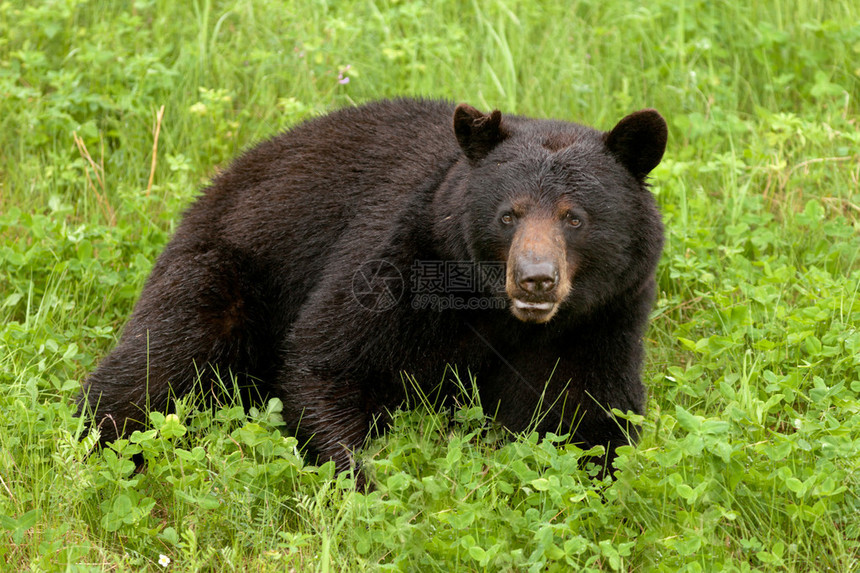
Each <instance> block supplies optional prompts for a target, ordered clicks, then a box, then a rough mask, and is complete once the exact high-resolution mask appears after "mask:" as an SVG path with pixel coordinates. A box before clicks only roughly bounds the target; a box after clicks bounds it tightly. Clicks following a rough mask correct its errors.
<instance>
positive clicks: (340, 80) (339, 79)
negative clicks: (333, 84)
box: [337, 64, 352, 85]
mask: <svg viewBox="0 0 860 573" xmlns="http://www.w3.org/2000/svg"><path fill="white" fill-rule="evenodd" d="M351 67H352V64H347V66H346V67H345V68H343V69H342V70H340V71H339V72H338V73H337V83H339V84H341V85H345V84H348V83H349V76H346V75H344V74H346V72H348V71H349V68H351Z"/></svg>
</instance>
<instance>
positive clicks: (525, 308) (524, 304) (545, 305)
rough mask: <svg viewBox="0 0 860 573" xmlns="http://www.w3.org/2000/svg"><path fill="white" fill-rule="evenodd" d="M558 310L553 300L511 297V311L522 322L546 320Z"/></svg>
mask: <svg viewBox="0 0 860 573" xmlns="http://www.w3.org/2000/svg"><path fill="white" fill-rule="evenodd" d="M556 310H558V303H557V302H554V301H548V300H547V301H539V302H535V301H529V300H523V299H520V298H514V299H512V304H511V311H512V312H513V313H514V316H515V317H517V318H518V319H520V320H522V321H523V322H538V323H540V322H547V321H548V320H549V319H550V318H552V317H553V315H554V314H555V311H556Z"/></svg>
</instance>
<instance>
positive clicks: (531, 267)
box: [505, 210, 572, 323]
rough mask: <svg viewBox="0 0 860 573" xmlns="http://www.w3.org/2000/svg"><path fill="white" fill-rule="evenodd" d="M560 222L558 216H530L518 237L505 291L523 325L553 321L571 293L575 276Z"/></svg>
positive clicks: (514, 241)
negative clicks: (568, 257) (570, 264)
mask: <svg viewBox="0 0 860 573" xmlns="http://www.w3.org/2000/svg"><path fill="white" fill-rule="evenodd" d="M564 211H566V210H564ZM560 219H561V217H558V216H556V214H555V213H553V214H549V213H546V214H539V213H535V214H533V215H528V216H526V217H524V218H523V219H522V221H521V222H520V224H519V226H518V228H517V230H516V232H515V234H514V238H513V241H512V243H511V248H510V251H509V252H508V262H507V273H506V280H505V290H506V291H507V294H508V297H509V298H510V300H511V312H513V314H514V316H516V317H517V318H518V319H520V320H522V321H523V322H537V323H543V322H547V321H549V320H550V319H551V318H552V317H553V316H555V313H556V312H558V308H559V306H560V305H561V303H562V302H563V301H564V299H565V298H567V295H568V294H569V293H570V286H571V285H570V280H571V275H572V273H571V272H570V270H571V269H569V268H568V267H569V265H568V261H567V243H566V242H565V237H564V232H563V230H562V228H561V225H562V224H563V222H562V221H561V220H560Z"/></svg>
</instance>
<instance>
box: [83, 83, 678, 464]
mask: <svg viewBox="0 0 860 573" xmlns="http://www.w3.org/2000/svg"><path fill="white" fill-rule="evenodd" d="M666 138H667V129H666V123H665V121H664V120H663V118H662V117H661V116H660V114H659V113H657V112H656V111H654V110H650V109H646V110H642V111H638V112H636V113H633V114H631V115H629V116H627V117H625V118H624V119H622V120H621V121H620V122H619V123H618V124H617V125H616V126H615V127H614V128H613V129H612V130H611V131H609V132H601V131H597V130H595V129H592V128H589V127H585V126H582V125H578V124H574V123H569V122H564V121H554V120H540V119H530V118H526V117H518V116H505V117H502V115H501V114H500V113H499V112H498V111H493V112H492V113H489V114H484V113H482V112H480V111H478V110H476V109H475V108H473V107H471V106H468V105H465V104H461V105H459V106H456V107H455V106H454V105H453V104H450V103H447V102H439V101H426V100H411V99H398V100H393V101H381V102H376V103H371V104H368V105H364V106H360V107H354V108H349V109H342V110H340V111H336V112H334V113H332V114H330V115H327V116H323V117H319V118H316V119H313V120H311V121H308V122H306V123H304V124H301V125H299V126H297V127H295V128H294V129H291V130H289V131H287V132H285V133H283V134H281V135H279V136H277V137H275V138H273V139H271V140H269V141H266V142H264V143H261V144H260V145H258V146H257V147H255V148H253V149H251V150H250V151H248V152H246V153H245V154H244V155H242V156H241V157H240V158H239V159H237V160H236V161H235V163H233V165H232V166H231V167H230V168H229V169H227V170H226V171H225V172H224V173H222V174H220V175H218V176H217V177H216V178H215V180H214V182H213V183H212V185H211V186H210V187H208V188H207V189H206V190H205V191H204V193H203V194H202V196H200V197H199V198H198V199H197V200H196V201H195V202H194V204H193V205H192V206H191V207H190V208H189V209H188V211H187V212H186V213H185V215H184V219H183V221H182V223H181V224H180V226H179V228H178V230H177V231H176V234H175V236H174V237H173V239H172V240H171V241H170V243H169V244H168V245H167V247H166V248H165V250H164V252H163V253H162V255H161V256H160V257H159V259H158V261H157V262H156V264H155V267H154V268H153V270H152V274H151V275H150V277H149V279H148V280H147V282H146V285H145V287H144V290H143V293H142V295H141V297H140V300H139V301H138V302H137V305H136V307H135V309H134V313H133V315H132V317H131V319H130V321H129V322H128V324H127V325H126V327H125V329H124V331H123V333H122V337H121V338H120V341H119V344H118V345H117V347H116V348H115V349H114V350H113V352H111V353H110V354H109V355H108V356H107V358H105V359H104V360H103V361H102V362H101V364H100V365H99V366H98V368H97V369H96V370H95V371H94V372H93V373H92V374H91V375H90V376H89V378H88V380H87V381H86V382H85V384H84V389H83V391H82V393H81V395H80V397H79V404H80V410H79V412H81V413H82V414H83V413H84V412H87V411H89V412H90V413H92V414H94V416H95V422H96V423H97V424H98V426H99V428H100V430H101V441H102V442H103V443H104V442H108V441H111V440H114V439H116V438H117V437H118V436H120V435H122V434H123V433H124V432H130V431H131V430H133V429H137V428H140V427H142V425H143V423H144V421H145V419H146V414H145V409H146V408H152V409H167V408H169V407H170V404H169V401H170V399H171V397H177V396H182V395H183V394H185V393H187V392H189V391H190V390H191V389H192V388H193V387H194V386H195V384H197V383H198V381H202V382H203V383H204V385H205V384H207V383H209V382H210V381H212V380H213V379H214V378H215V375H220V376H221V378H222V379H229V378H228V374H229V375H232V376H234V377H235V379H236V381H237V383H238V384H237V385H238V386H241V387H245V388H251V389H253V390H255V391H256V393H257V394H259V396H263V397H265V396H277V397H278V398H280V399H281V401H282V402H283V404H284V419H285V421H286V423H287V424H288V425H289V426H290V427H291V430H292V431H295V432H296V433H297V436H298V437H299V438H300V439H302V440H303V441H304V442H305V443H306V445H307V450H308V451H309V453H311V454H312V455H316V456H318V457H319V459H321V460H327V459H332V460H334V461H335V464H336V467H337V469H338V470H339V471H340V470H344V469H346V468H349V467H350V466H351V464H352V463H353V460H352V452H353V451H354V450H355V449H356V448H358V447H359V446H361V444H362V443H363V441H364V439H365V437H366V436H367V434H368V432H369V428H370V427H371V424H372V423H373V421H374V419H375V418H379V417H382V418H383V419H384V417H385V415H386V412H389V411H392V410H393V409H394V408H396V407H397V406H398V405H399V404H401V403H402V402H403V400H404V398H405V397H406V395H407V394H406V393H407V392H409V391H410V390H409V389H408V388H409V385H408V384H404V380H403V378H402V376H403V373H404V372H405V373H408V374H410V375H412V376H414V379H415V380H417V381H418V383H419V384H421V385H423V386H424V387H425V388H427V389H430V388H435V387H436V386H437V385H438V384H439V383H440V380H442V379H443V377H444V373H445V371H446V370H445V369H446V366H447V365H453V366H456V367H458V368H459V369H460V370H459V371H460V372H465V371H467V370H468V372H469V373H471V374H472V375H474V376H475V378H476V380H477V385H478V392H479V396H480V398H481V401H482V404H483V406H484V409H485V411H487V412H488V413H491V414H494V415H495V416H496V419H497V420H498V421H499V422H501V423H502V424H504V425H505V426H507V427H508V428H510V429H512V430H514V431H520V430H523V429H526V428H527V427H530V426H529V425H530V423H531V422H532V421H533V420H534V419H537V420H539V423H538V424H537V428H536V429H538V430H540V431H548V430H551V431H569V432H572V435H573V437H574V440H575V441H576V442H578V443H581V444H582V445H583V446H585V447H590V446H593V445H598V444H601V445H605V446H606V447H607V456H606V460H604V461H605V462H608V461H611V459H612V458H613V457H614V450H615V448H616V447H617V446H619V445H622V444H627V443H628V441H629V440H628V438H629V439H633V440H635V439H636V436H637V429H636V428H635V427H625V425H624V424H623V423H622V421H621V420H619V419H616V418H615V417H614V416H613V415H612V414H611V412H610V410H611V409H612V408H619V409H620V410H622V411H633V412H636V413H641V412H642V411H643V408H644V402H645V391H644V388H643V385H642V382H641V379H640V367H641V362H642V355H643V347H642V336H643V333H644V329H645V327H646V324H647V318H648V313H649V310H650V308H651V304H652V301H653V297H654V291H655V280H654V272H655V268H656V265H657V261H658V259H659V257H660V253H661V250H662V245H663V227H662V223H661V220H660V216H659V213H658V211H657V208H656V204H655V201H654V199H653V197H652V195H651V193H650V191H649V189H648V185H647V183H646V176H647V175H648V173H649V172H650V171H651V170H652V169H653V168H654V167H655V166H656V165H657V164H658V163H659V162H660V160H661V158H662V156H663V152H664V149H665V146H666ZM535 416H537V418H535ZM532 427H533V426H532ZM360 479H362V478H360Z"/></svg>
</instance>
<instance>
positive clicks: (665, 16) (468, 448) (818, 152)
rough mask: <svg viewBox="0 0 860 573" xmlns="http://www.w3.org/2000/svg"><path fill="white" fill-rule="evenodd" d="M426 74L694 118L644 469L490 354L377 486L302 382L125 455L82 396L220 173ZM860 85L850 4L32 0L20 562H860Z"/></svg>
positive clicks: (379, 443) (23, 52) (663, 277)
mask: <svg viewBox="0 0 860 573" xmlns="http://www.w3.org/2000/svg"><path fill="white" fill-rule="evenodd" d="M347 78H348V80H349V81H348V82H347V81H346V80H347ZM403 94H411V95H427V96H436V97H444V98H448V99H452V100H455V101H468V102H470V103H472V104H473V105H475V106H478V107H481V108H483V109H491V108H495V107H498V108H500V109H502V110H503V111H507V112H516V113H522V114H528V115H533V116H537V117H557V118H562V119H568V120H573V121H579V122H583V123H587V124H590V125H594V126H597V127H600V128H603V129H609V128H611V127H612V126H613V125H614V124H615V122H616V121H617V120H618V119H620V118H621V117H622V116H623V115H625V114H627V113H628V112H630V111H633V110H635V109H639V108H642V107H655V108H657V109H659V110H660V111H661V112H662V113H663V114H664V115H665V117H666V118H667V120H668V122H669V125H670V138H669V147H668V149H667V152H666V157H665V159H664V161H663V163H662V164H661V165H660V166H659V167H658V168H657V169H656V170H655V172H654V173H653V174H652V175H653V183H654V193H655V194H656V196H657V198H658V201H659V203H660V206H661V209H662V211H663V215H664V221H665V224H666V228H667V243H666V249H665V254H664V257H663V260H662V262H661V265H660V268H659V271H658V280H659V296H658V301H657V304H656V307H655V309H654V313H653V322H652V326H651V328H650V330H649V333H648V338H647V350H648V361H647V364H646V368H645V373H644V376H645V379H646V381H647V383H648V385H649V388H650V392H651V397H650V404H649V411H648V413H647V415H646V416H645V419H644V422H643V424H644V431H643V438H642V441H641V443H640V445H639V447H637V448H635V449H633V448H625V451H624V453H623V454H622V456H621V457H620V458H619V460H618V466H619V473H618V479H617V481H615V482H614V483H611V484H607V483H600V482H599V481H597V480H594V479H592V478H591V477H590V476H589V475H587V474H586V473H584V472H583V471H581V470H580V469H579V468H578V464H577V461H578V460H579V458H580V457H581V456H582V455H584V454H583V452H581V451H579V450H578V449H577V448H575V447H573V446H570V445H566V444H565V442H564V440H563V439H561V438H559V437H556V436H552V435H550V436H547V437H546V438H545V439H538V437H537V436H535V435H532V436H520V437H517V438H516V439H511V438H510V437H509V436H505V435H504V434H503V432H501V431H500V430H499V429H498V428H496V427H494V426H493V425H492V424H491V423H490V422H488V421H487V420H486V419H485V418H484V414H483V412H482V410H481V409H480V405H479V404H477V403H475V401H474V400H471V399H469V398H468V396H470V395H471V393H470V392H469V391H468V390H469V388H470V384H471V381H470V380H468V379H463V380H462V382H463V385H464V387H465V389H466V392H465V393H464V396H466V398H464V399H463V401H462V402H463V403H462V407H461V408H459V409H458V410H457V411H456V412H455V413H454V415H453V418H452V417H451V416H449V415H448V414H447V413H439V412H436V411H434V409H433V408H432V407H428V406H426V405H419V407H418V408H416V409H415V410H413V411H408V412H403V413H401V414H399V415H397V416H396V417H395V420H394V427H393V429H392V431H391V432H390V433H389V434H388V435H386V436H385V437H384V438H381V439H379V440H376V441H375V442H373V443H372V444H370V445H369V446H368V447H367V449H366V450H365V453H364V458H365V459H366V460H367V463H368V465H369V467H370V468H371V471H372V473H373V474H374V475H375V481H376V483H377V484H378V489H377V491H375V492H373V493H372V494H369V495H363V494H358V493H355V492H354V491H353V489H352V488H351V484H350V481H349V479H348V478H349V476H338V477H333V469H332V467H331V465H325V466H322V467H310V466H307V465H304V463H303V461H302V460H301V458H300V457H299V456H298V455H297V450H296V441H295V440H294V439H293V438H291V437H288V436H285V435H282V434H281V433H280V431H279V428H280V426H279V414H278V412H279V404H278V403H277V402H270V403H269V404H267V405H262V406H260V408H259V409H254V410H252V411H251V412H250V414H246V413H245V412H244V411H243V409H242V408H241V407H240V405H239V404H227V405H225V406H223V407H220V408H217V409H215V410H209V409H200V410H198V409H197V408H195V407H194V404H193V403H191V402H189V401H184V402H181V403H179V404H178V405H177V413H178V416H166V417H165V416H164V415H162V414H160V413H157V412H155V413H152V415H151V421H152V424H153V428H154V429H153V430H151V431H149V432H145V433H137V434H135V435H133V436H131V438H130V439H129V440H121V441H120V442H118V443H117V444H115V445H114V446H113V447H112V448H110V449H104V450H94V448H93V437H92V436H88V435H86V434H85V433H83V430H82V427H81V424H80V422H79V420H77V419H75V418H73V417H72V414H73V412H74V408H73V406H72V405H71V403H72V399H73V397H74V395H75V394H76V392H77V390H78V388H79V384H80V381H81V380H82V379H83V378H84V376H85V374H86V373H87V372H88V371H89V370H91V369H92V368H93V367H94V365H95V364H96V363H97V361H98V360H99V359H100V358H101V357H103V356H104V355H105V354H106V353H107V352H108V351H109V349H110V348H111V347H112V345H113V343H114V341H115V340H116V337H117V334H118V333H119V332H120V329H121V328H122V325H123V323H124V321H125V319H126V318H127V317H128V315H129V313H130V310H131V308H132V305H133V303H134V300H135V298H136V296H137V294H138V293H139V291H140V288H141V286H142V284H143V281H144V279H145V278H146V275H147V273H148V271H149V269H150V268H151V266H152V264H153V261H154V260H155V258H156V256H157V255H158V253H159V252H160V250H161V249H162V248H163V246H164V245H165V243H166V242H167V240H168V238H169V237H170V234H171V231H172V230H173V229H174V228H175V225H176V224H177V222H178V220H179V217H180V214H181V211H182V209H183V208H184V207H185V206H186V205H187V204H188V203H189V202H190V201H191V200H192V198H193V197H194V196H195V193H197V191H198V190H199V188H200V187H201V185H204V184H205V182H206V181H207V180H208V179H209V178H210V177H211V176H212V175H213V174H214V173H217V172H218V170H219V169H223V168H224V167H225V166H226V165H227V164H228V163H229V161H230V159H231V158H232V157H234V156H235V155H236V154H237V153H238V152H240V151H241V150H242V149H245V148H247V147H248V146H249V145H251V144H253V143H254V142H256V141H259V140H261V139H263V138H265V137H268V136H270V135H272V134H274V133H276V132H278V131H279V130H281V129H284V128H287V127H289V126H291V125H293V124H295V123H296V122H298V121H301V120H302V119H305V118H308V117H311V116H313V115H315V114H319V113H323V112H325V111H326V110H330V109H334V108H336V107H340V106H346V105H352V104H354V103H358V102H363V101H367V100H370V99H374V98H379V97H386V96H395V95H403ZM858 112H860V5H858V4H857V3H856V2H853V1H850V0H834V1H828V2H824V1H821V2H816V1H814V0H793V1H789V0H756V1H753V2H740V3H736V2H724V1H722V0H719V1H716V2H714V1H705V0H680V1H679V0H657V1H655V2H650V3H646V4H645V5H644V6H639V5H638V4H636V3H630V2H622V1H620V0H599V1H598V0H583V1H573V2H559V3H550V2H537V1H534V0H529V1H526V0H523V1H516V0H510V1H503V0H475V1H473V2H453V1H442V0H418V1H414V2H406V1H397V0H388V1H385V0H343V1H326V0H314V1H306V2H296V1H284V2H277V1H274V0H234V1H215V0H193V1H190V2H171V1H167V0H138V1H133V2H132V1H113V2H109V1H105V0H43V1H39V2H31V1H24V0H12V1H3V2H0V568H3V569H4V570H9V571H19V570H32V571H57V570H59V571H62V570H69V571H90V570H92V571H97V570H103V569H106V570H111V571H140V570H150V571H157V570H162V569H163V568H166V570H176V571H196V570H210V571H233V570H239V571H292V570H296V571H306V570H307V571H335V570H342V571H362V570H379V569H381V570H398V571H399V570H407V571H435V570H438V571H568V570H589V571H652V570H662V571H825V570H827V571H858V570H860V257H858V252H860V182H858V180H860V125H858V119H860V114H858ZM135 453H140V454H142V455H143V456H144V458H145V459H146V460H147V465H146V467H145V469H144V470H143V471H141V472H135V471H134V464H133V463H132V462H131V461H130V458H131V456H132V455H133V454H135ZM168 560H169V563H168ZM4 564H5V566H4Z"/></svg>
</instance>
